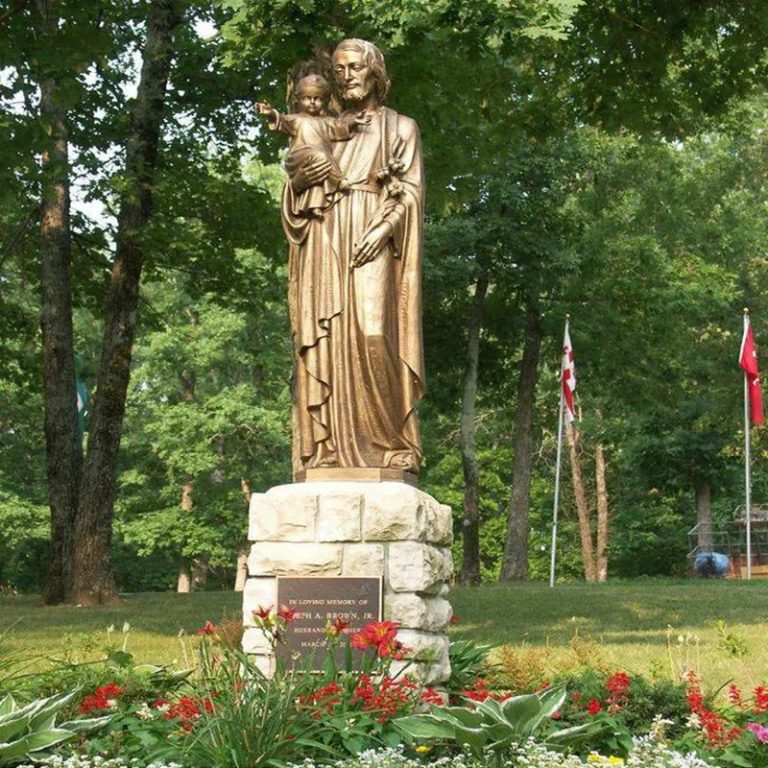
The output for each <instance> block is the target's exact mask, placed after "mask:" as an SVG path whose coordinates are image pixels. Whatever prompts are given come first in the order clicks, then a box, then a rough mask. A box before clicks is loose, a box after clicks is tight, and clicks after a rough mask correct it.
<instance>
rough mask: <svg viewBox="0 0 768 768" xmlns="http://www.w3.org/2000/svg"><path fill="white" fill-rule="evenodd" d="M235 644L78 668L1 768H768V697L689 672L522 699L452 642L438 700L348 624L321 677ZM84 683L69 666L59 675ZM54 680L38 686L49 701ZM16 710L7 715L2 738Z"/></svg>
mask: <svg viewBox="0 0 768 768" xmlns="http://www.w3.org/2000/svg"><path fill="white" fill-rule="evenodd" d="M255 616H256V618H257V621H258V622H259V624H260V626H261V629H262V631H263V632H264V634H265V636H266V637H267V638H268V640H269V642H270V643H272V644H273V646H275V647H276V646H277V644H279V643H283V642H284V638H285V636H286V632H285V630H286V628H287V625H288V624H290V622H291V621H293V620H294V619H295V614H294V612H292V611H290V610H288V609H285V608H280V609H278V610H276V611H275V610H273V609H272V608H260V609H259V610H258V611H256V613H255ZM239 637H240V633H239V628H238V627H232V626H216V625H214V624H212V623H211V622H206V624H205V626H204V627H203V628H201V630H200V641H199V652H200V659H199V663H198V665H197V667H196V668H195V669H194V670H186V671H182V672H176V671H173V670H170V669H168V668H165V667H152V666H148V665H134V664H133V662H132V659H131V657H130V654H128V653H127V652H125V649H124V648H123V650H122V652H120V653H117V654H116V653H114V652H110V654H108V655H107V657H106V660H105V663H104V664H103V665H102V666H101V667H94V666H93V665H89V666H88V668H87V669H85V668H84V669H83V683H84V685H83V686H82V687H81V688H80V689H75V690H73V691H72V692H71V693H70V694H68V695H60V696H52V697H50V698H49V699H46V701H47V702H48V704H46V705H45V707H47V709H46V712H48V715H46V717H42V716H40V717H37V718H35V717H34V716H33V715H30V716H29V717H28V718H27V720H28V723H27V726H25V727H26V728H27V730H26V731H24V732H22V733H20V734H17V736H19V739H21V740H20V741H18V744H20V745H21V746H18V745H17V746H16V747H15V748H14V749H15V752H13V753H11V751H9V750H8V749H6V751H5V752H3V748H4V746H5V745H4V744H0V768H2V767H4V766H19V765H21V766H22V767H23V768H27V766H31V765H32V759H34V764H35V765H38V766H44V767H47V768H211V767H212V766H215V767H216V768H230V767H231V768H242V767H243V766H247V767H248V768H259V767H260V766H265V767H266V766H272V767H273V768H278V767H279V766H285V767H286V768H313V766H320V765H329V766H333V767H334V768H417V767H418V766H425V765H427V766H434V768H448V766H451V767H452V768H518V767H519V768H550V767H551V768H577V767H578V766H616V765H624V766H627V767H628V768H641V766H642V768H706V766H715V767H717V768H766V767H768V688H766V687H764V686H756V687H754V689H752V690H750V691H742V690H740V689H739V688H737V687H735V686H733V685H731V686H728V687H727V688H725V689H723V691H722V692H721V693H720V694H719V695H713V694H709V693H708V692H707V690H706V688H705V686H704V685H703V682H702V681H701V680H700V679H699V677H698V676H697V675H696V674H695V672H693V671H689V672H688V673H687V674H686V676H685V678H684V680H682V681H680V682H674V681H671V680H668V679H667V680H655V681H649V680H647V679H645V678H643V677H640V676H636V675H630V674H628V673H627V672H626V671H624V670H614V671H612V672H610V673H605V672H602V673H600V672H597V671H595V670H592V669H586V670H582V671H581V672H580V673H579V674H577V675H574V674H571V675H570V676H568V677H566V678H563V679H556V680H555V681H554V682H552V683H549V682H547V681H542V684H541V687H540V689H539V690H537V691H525V690H522V691H513V690H510V689H509V688H505V687H504V686H503V684H502V678H500V677H499V675H498V674H497V670H494V668H493V665H489V664H488V663H487V656H488V651H489V650H490V649H489V648H473V647H470V646H468V644H466V643H464V644H462V643H457V644H455V648H453V649H452V663H453V675H452V678H451V681H450V682H449V684H448V685H447V687H446V689H445V690H442V691H436V690H433V689H430V688H424V687H423V686H421V685H420V684H419V683H418V681H417V680H416V679H414V678H412V677H410V676H409V675H408V668H406V669H405V670H404V671H403V672H401V673H400V674H393V672H392V662H393V661H395V660H399V659H401V657H402V655H403V652H404V651H405V650H406V649H403V648H402V646H401V644H400V642H399V640H398V632H397V625H396V624H394V623H392V622H372V623H370V624H368V625H367V626H366V627H364V628H363V630H362V631H360V632H357V633H354V634H351V635H350V634H349V632H348V625H347V624H346V622H345V621H343V620H342V619H341V618H337V619H336V620H334V621H330V622H329V623H328V625H327V627H326V649H325V660H324V663H323V664H322V669H323V671H322V672H321V673H310V672H309V671H307V670H306V669H303V668H301V666H300V665H297V664H296V663H294V664H286V663H284V662H279V663H278V668H277V673H276V674H275V675H274V676H273V677H272V678H266V677H265V676H264V675H262V674H261V673H260V672H259V671H258V669H256V668H255V667H254V666H253V664H252V663H251V662H250V660H249V659H248V657H246V656H245V655H244V654H242V652H241V651H240V650H239ZM340 646H343V647H344V648H347V649H349V648H356V649H358V650H360V651H362V652H363V662H362V668H361V669H357V670H355V669H352V668H351V661H350V662H348V663H346V664H344V665H342V666H341V667H340V666H339V665H338V664H337V662H336V659H337V657H339V654H337V650H339V648H340ZM341 657H344V658H347V659H351V654H344V653H343V654H341ZM76 678H77V670H76V669H75V668H73V666H72V665H69V666H68V667H67V669H66V670H65V673H62V679H65V680H67V681H68V682H77V679H76ZM53 679H55V677H54V678H52V677H51V675H47V676H43V678H41V680H44V685H45V686H46V687H48V688H49V687H50V686H51V685H53V684H54V683H53V682H52V680H53ZM32 691H33V688H30V687H29V686H28V687H27V689H26V693H27V695H29V694H30V693H31V692H32ZM45 692H46V693H48V692H49V691H48V690H45ZM51 702H53V703H51ZM3 706H5V707H6V710H8V711H6V712H4V711H3ZM14 706H15V707H16V709H17V710H18V708H19V705H15V704H14ZM35 706H37V705H35V704H31V705H29V707H27V708H26V709H24V711H26V712H31V713H34V712H35V711H36V710H35ZM40 706H42V705H40ZM10 709H11V705H10V704H8V703H4V704H0V732H2V729H3V723H4V720H3V717H6V722H7V718H9V717H12V716H14V715H13V714H12V713H11V711H10ZM67 717H70V718H72V719H71V720H66V718H67ZM53 718H56V719H57V722H63V725H62V726H60V729H61V730H62V732H63V731H64V730H66V732H67V735H66V736H65V737H61V738H58V737H57V738H58V740H57V741H56V742H55V744H54V742H53V741H51V742H50V743H51V744H54V746H53V747H52V748H51V749H48V750H47V753H46V750H45V749H43V748H41V747H40V746H37V747H36V746H35V744H38V745H40V744H44V743H45V739H49V740H50V739H52V738H54V736H52V735H51V734H48V735H47V736H45V737H43V736H41V735H40V734H41V733H42V732H44V731H45V730H46V728H47V729H48V730H50V728H51V727H52V725H51V724H52V723H53ZM17 731H18V728H17ZM23 739H28V741H29V743H28V744H27V743H26V742H23ZM36 740H37V741H36ZM22 742H23V743H22ZM51 752H53V754H51Z"/></svg>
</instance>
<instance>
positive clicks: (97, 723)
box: [59, 715, 113, 733]
mask: <svg viewBox="0 0 768 768" xmlns="http://www.w3.org/2000/svg"><path fill="white" fill-rule="evenodd" d="M112 718H113V715H106V716H105V717H83V718H80V719H78V720H69V721H67V722H66V723H62V724H61V725H60V726H59V728H63V729H64V730H67V731H72V732H73V733H88V732H90V731H95V730H97V729H98V728H103V727H104V726H105V725H107V723H109V722H110V720H112Z"/></svg>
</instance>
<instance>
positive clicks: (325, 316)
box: [282, 107, 425, 472]
mask: <svg viewBox="0 0 768 768" xmlns="http://www.w3.org/2000/svg"><path fill="white" fill-rule="evenodd" d="M398 148H400V152H399V155H398V159H399V160H400V161H401V162H402V166H403V167H402V171H400V172H399V173H398V174H397V178H398V183H397V184H396V185H395V186H396V187H398V188H399V189H398V190H396V191H395V193H394V194H392V193H390V192H388V189H387V185H386V184H382V182H381V180H380V179H379V178H377V172H378V171H380V170H381V169H382V168H384V167H386V166H387V165H388V163H389V162H390V161H391V160H393V159H396V158H394V156H393V154H392V152H393V149H398ZM334 155H335V157H336V160H337V162H338V164H339V167H340V168H341V171H342V172H343V174H344V175H345V177H346V178H347V179H348V180H349V182H350V184H351V187H350V189H349V190H348V191H347V192H345V194H344V195H343V196H342V197H340V199H338V200H337V201H336V202H335V204H334V205H333V207H332V208H330V209H329V210H328V211H326V213H325V216H324V218H322V219H306V218H302V217H299V216H296V215H295V213H294V211H295V210H296V207H295V195H294V193H293V191H292V189H291V186H290V184H289V183H287V184H286V185H285V190H284V194H283V206H282V219H283V226H284V229H285V231H286V234H287V236H288V239H289V241H290V261H289V273H290V279H289V304H290V312H291V324H292V328H293V335H294V345H295V353H296V375H295V392H294V409H295V410H294V417H295V424H294V438H295V440H296V441H297V444H298V451H297V452H295V453H298V456H297V457H296V460H297V464H298V466H297V467H296V468H297V469H306V468H313V467H319V466H331V467H342V468H347V467H378V468H386V467H393V468H399V469H403V468H405V469H408V470H410V471H413V472H417V471H418V468H419V464H420V462H421V458H422V452H421V440H420V437H419V427H418V421H417V418H416V413H415V410H414V409H415V407H416V404H417V403H418V401H419V400H420V399H421V397H422V395H423V393H424V389H425V385H424V353H423V344H422V330H421V252H422V228H423V215H424V185H423V166H422V156H421V141H420V137H419V131H418V127H417V125H416V123H415V122H414V121H413V120H411V119H410V118H408V117H404V116H403V115H398V114H397V113H396V112H394V111H393V110H390V109H388V108H386V107H382V108H380V109H379V110H378V111H377V112H376V113H375V114H374V116H373V119H372V120H371V123H370V124H369V125H367V126H364V127H362V128H361V129H360V130H359V132H357V133H356V134H355V135H354V136H353V137H352V138H351V139H350V140H349V141H347V142H344V143H337V144H335V145H334ZM382 220H386V221H388V222H389V223H390V224H391V225H392V228H393V236H392V239H391V240H390V241H389V242H388V244H387V245H386V247H385V248H384V250H383V251H382V252H380V253H379V254H378V255H377V256H376V257H375V258H374V259H373V260H372V261H370V262H368V263H367V264H364V265H363V266H360V267H354V268H353V267H352V257H353V254H354V246H355V243H356V242H359V241H360V240H361V238H362V237H363V236H364V234H365V233H366V231H368V230H369V229H370V228H372V227H374V226H376V225H377V224H378V223H381V221H382Z"/></svg>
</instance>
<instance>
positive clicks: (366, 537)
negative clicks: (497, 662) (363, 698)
mask: <svg viewBox="0 0 768 768" xmlns="http://www.w3.org/2000/svg"><path fill="white" fill-rule="evenodd" d="M311 471H312V470H310V472H311ZM318 471H323V472H326V471H328V470H318ZM337 471H338V470H337ZM342 471H347V470H342ZM373 471H374V472H386V471H387V470H373ZM389 471H395V470H389ZM403 474H408V473H403ZM248 539H249V541H250V542H252V543H251V551H250V556H249V558H248V581H247V582H246V586H245V589H244V592H243V625H244V627H245V632H244V634H243V650H244V651H245V652H246V653H248V654H251V655H252V656H253V657H255V660H256V662H257V664H258V666H259V668H260V669H261V670H262V671H263V672H264V673H265V674H268V675H269V674H272V673H273V671H274V657H273V655H272V653H271V649H270V648H268V647H266V646H265V642H264V637H263V634H262V632H261V630H260V629H259V628H258V626H257V624H256V622H255V621H254V618H253V611H255V610H257V609H259V608H260V607H264V608H266V607H268V606H273V607H274V606H276V604H277V577H279V576H347V577H376V578H381V579H382V581H383V589H382V594H383V619H384V620H386V621H394V622H397V624H398V639H399V640H400V641H401V642H402V644H403V645H404V646H405V647H406V648H408V649H410V650H409V651H408V653H406V655H405V658H404V659H403V661H394V662H392V671H393V674H395V673H397V672H398V671H400V670H401V669H403V668H404V667H406V666H407V673H406V674H408V675H411V676H412V677H416V678H418V679H419V680H420V681H421V682H422V683H424V684H425V685H438V686H439V685H440V683H443V682H445V681H447V680H448V678H449V677H450V671H451V668H450V661H449V658H448V636H447V634H446V630H447V628H448V624H449V622H450V619H451V616H452V613H453V612H452V609H451V605H450V603H449V602H448V600H447V598H446V595H447V593H448V581H449V579H450V578H451V575H452V572H453V559H452V555H451V549H450V545H451V542H452V539H453V518H452V515H451V508H450V507H448V506H446V505H445V504H440V503H438V502H437V501H436V500H435V499H434V498H432V496H430V495H429V494H427V493H424V492H423V491H420V490H418V489H417V488H415V487H413V486H412V485H410V484H408V483H407V482H403V481H402V480H400V481H394V482H393V481H391V480H385V479H383V478H381V477H380V478H379V479H378V481H376V480H373V479H370V480H357V481H351V480H347V481H345V482H340V481H333V480H331V479H330V478H329V479H327V480H324V481H317V482H315V481H314V477H313V479H312V480H310V479H309V477H307V479H306V480H305V481H304V482H301V483H294V484H293V485H280V486H276V487H274V488H271V489H270V490H269V491H267V492H266V493H254V494H253V495H252V496H251V503H250V516H249V529H248Z"/></svg>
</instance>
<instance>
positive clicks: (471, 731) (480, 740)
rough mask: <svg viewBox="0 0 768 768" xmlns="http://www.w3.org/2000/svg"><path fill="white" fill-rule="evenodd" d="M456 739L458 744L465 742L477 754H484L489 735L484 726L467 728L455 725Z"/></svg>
mask: <svg viewBox="0 0 768 768" xmlns="http://www.w3.org/2000/svg"><path fill="white" fill-rule="evenodd" d="M455 734H456V735H455V737H454V738H455V739H456V742H457V743H458V744H465V745H466V746H468V747H469V748H470V749H471V750H472V751H473V752H475V754H478V755H479V754H482V751H483V747H484V746H485V744H486V742H487V741H488V735H487V732H486V731H483V729H482V728H465V727H464V726H462V725H457V726H455Z"/></svg>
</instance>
